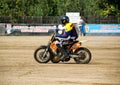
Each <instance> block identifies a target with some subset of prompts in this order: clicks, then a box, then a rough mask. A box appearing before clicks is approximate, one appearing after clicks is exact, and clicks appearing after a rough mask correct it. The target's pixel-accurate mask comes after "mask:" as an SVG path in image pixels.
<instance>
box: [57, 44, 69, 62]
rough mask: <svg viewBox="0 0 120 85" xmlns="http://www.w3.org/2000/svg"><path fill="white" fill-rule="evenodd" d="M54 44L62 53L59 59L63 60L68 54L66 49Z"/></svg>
mask: <svg viewBox="0 0 120 85" xmlns="http://www.w3.org/2000/svg"><path fill="white" fill-rule="evenodd" d="M56 46H57V47H58V50H59V51H60V52H61V53H62V56H61V57H60V60H64V59H65V57H67V56H68V54H67V52H66V50H65V49H64V48H63V47H61V46H60V44H57V45H56Z"/></svg>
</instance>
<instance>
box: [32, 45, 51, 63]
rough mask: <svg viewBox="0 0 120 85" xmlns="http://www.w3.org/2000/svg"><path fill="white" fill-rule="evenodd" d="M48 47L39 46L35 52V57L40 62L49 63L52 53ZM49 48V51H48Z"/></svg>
mask: <svg viewBox="0 0 120 85" xmlns="http://www.w3.org/2000/svg"><path fill="white" fill-rule="evenodd" d="M46 48H47V47H39V48H38V49H36V50H35V52H34V58H35V60H36V61H37V62H39V63H47V62H49V61H50V53H49V51H48V50H47V49H46ZM46 50H47V51H46Z"/></svg>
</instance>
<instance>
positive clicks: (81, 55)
mask: <svg viewBox="0 0 120 85" xmlns="http://www.w3.org/2000/svg"><path fill="white" fill-rule="evenodd" d="M75 53H76V54H78V57H76V58H74V61H75V62H76V63H77V64H88V63H89V62H90V61H91V57H92V55H91V52H90V51H89V50H88V49H87V48H85V47H81V48H79V49H78V50H77V51H76V52H75Z"/></svg>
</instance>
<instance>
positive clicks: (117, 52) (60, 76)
mask: <svg viewBox="0 0 120 85" xmlns="http://www.w3.org/2000/svg"><path fill="white" fill-rule="evenodd" d="M49 38H50V36H0V85H120V36H86V37H81V38H80V40H82V41H85V42H84V43H83V44H82V46H84V47H87V48H88V49H89V50H90V51H91V52H92V56H93V57H92V60H91V62H90V63H89V64H76V63H75V62H74V61H73V60H71V61H69V62H66V63H63V62H60V63H59V64H53V63H51V62H49V63H47V64H40V63H37V62H36V61H35V60H34V57H33V53H34V51H35V49H36V48H37V47H38V46H40V45H45V44H47V42H48V40H49Z"/></svg>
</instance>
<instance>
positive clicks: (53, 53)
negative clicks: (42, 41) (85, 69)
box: [34, 33, 92, 64]
mask: <svg viewBox="0 0 120 85" xmlns="http://www.w3.org/2000/svg"><path fill="white" fill-rule="evenodd" d="M56 40H57V38H56V37H55V33H54V34H53V35H52V36H51V38H50V40H49V42H48V45H42V46H40V47H38V48H37V49H36V50H35V52H34V58H35V60H36V61H37V62H39V63H48V62H49V61H51V62H53V63H59V62H60V61H62V62H68V61H70V59H74V61H75V62H76V63H77V64H88V63H89V62H90V60H91V57H92V56H91V52H90V51H89V50H88V49H87V48H85V47H82V46H81V44H82V43H81V42H80V41H78V40H76V41H73V42H71V43H67V44H64V45H63V47H64V49H66V52H67V53H68V57H66V58H65V59H64V60H60V56H62V55H63V54H62V53H61V52H60V51H59V50H58V47H57V46H56V45H55V41H56Z"/></svg>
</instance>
